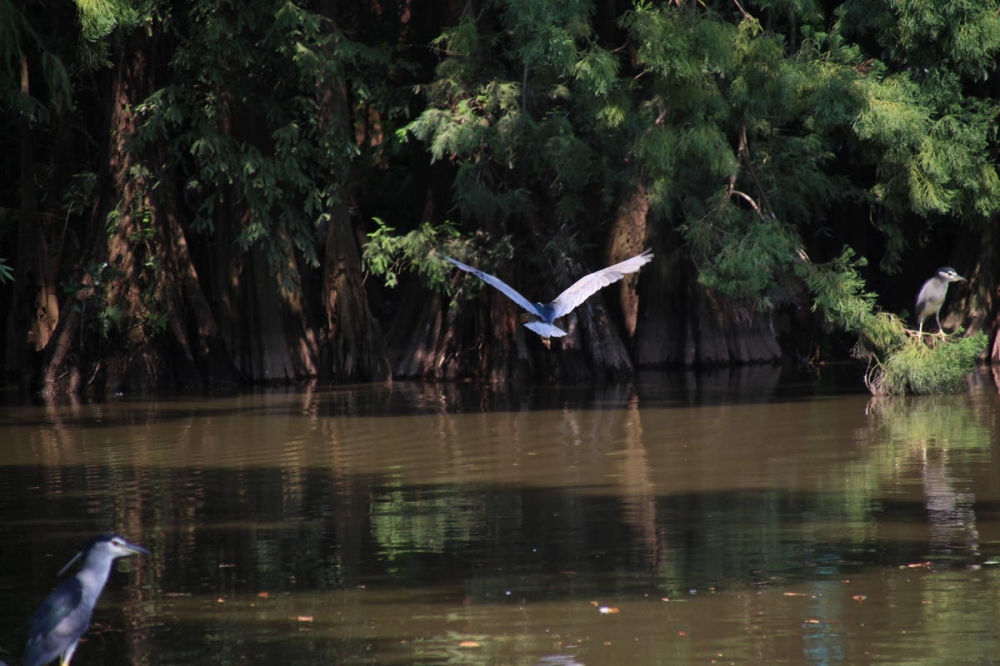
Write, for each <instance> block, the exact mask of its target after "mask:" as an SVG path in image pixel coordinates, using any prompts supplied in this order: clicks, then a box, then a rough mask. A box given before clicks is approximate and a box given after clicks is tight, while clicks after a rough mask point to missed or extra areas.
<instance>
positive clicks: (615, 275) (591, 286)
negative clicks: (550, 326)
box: [552, 250, 653, 319]
mask: <svg viewBox="0 0 1000 666" xmlns="http://www.w3.org/2000/svg"><path fill="white" fill-rule="evenodd" d="M652 260H653V251H652V250H646V251H645V252H643V253H642V254H637V255H635V256H634V257H632V258H631V259H626V260H625V261H622V262H619V263H617V264H615V265H614V266H608V267H607V268H603V269H601V270H599V271H597V272H595V273H591V274H590V275H587V276H584V277H582V278H580V279H579V280H577V281H576V282H575V283H573V286H572V287H570V288H569V289H567V290H566V291H564V292H563V293H561V294H559V297H558V298H556V300H554V301H552V308H553V310H554V312H555V315H554V317H553V319H558V318H559V317H563V316H565V315H567V314H569V313H570V312H572V311H573V310H574V309H575V308H576V306H578V305H580V303H583V302H584V301H585V300H587V299H588V298H590V297H591V296H593V295H594V294H595V293H596V292H598V291H600V290H601V289H603V288H604V287H607V286H608V285H609V284H612V283H614V282H618V280H621V279H622V278H623V277H625V276H626V275H628V274H629V273H635V272H636V271H637V270H639V269H640V268H642V267H643V266H645V265H646V264H648V263H649V262H651V261H652Z"/></svg>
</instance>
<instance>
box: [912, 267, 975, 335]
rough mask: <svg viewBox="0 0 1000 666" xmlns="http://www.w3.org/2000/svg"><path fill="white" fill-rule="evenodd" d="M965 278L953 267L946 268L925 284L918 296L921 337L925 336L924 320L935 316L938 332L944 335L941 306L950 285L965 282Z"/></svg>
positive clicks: (938, 270) (918, 321) (918, 323)
mask: <svg viewBox="0 0 1000 666" xmlns="http://www.w3.org/2000/svg"><path fill="white" fill-rule="evenodd" d="M964 281H965V278H964V277H962V276H961V275H959V274H958V273H957V272H956V271H955V269H954V268H952V267H951V266H944V267H942V268H939V269H937V273H936V274H935V275H934V277H932V278H931V279H929V280H928V281H927V282H924V286H922V287H921V288H920V293H918V294H917V310H916V312H917V327H918V332H919V334H920V335H923V334H924V320H925V319H927V318H928V317H930V316H931V315H934V319H935V321H937V325H938V332H939V333H940V334H941V335H944V329H943V328H941V317H940V316H939V315H940V314H941V306H942V305H944V299H945V297H946V296H947V295H948V285H949V284H950V283H952V282H964Z"/></svg>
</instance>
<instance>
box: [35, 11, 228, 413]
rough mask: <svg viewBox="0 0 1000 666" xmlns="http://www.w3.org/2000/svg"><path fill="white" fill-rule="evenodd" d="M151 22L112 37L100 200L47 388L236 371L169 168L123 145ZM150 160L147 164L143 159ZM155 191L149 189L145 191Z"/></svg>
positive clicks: (122, 384)
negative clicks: (160, 171) (116, 48)
mask: <svg viewBox="0 0 1000 666" xmlns="http://www.w3.org/2000/svg"><path fill="white" fill-rule="evenodd" d="M161 35H162V32H161V31H160V30H157V29H154V30H152V31H150V32H149V33H145V32H143V31H139V32H137V33H136V34H135V35H134V36H133V37H132V38H130V39H129V40H126V42H125V43H124V44H123V45H122V46H121V47H120V49H121V50H120V52H119V57H118V61H117V68H116V71H115V73H114V76H113V78H112V81H111V84H110V94H109V95H108V96H107V98H106V99H108V100H110V108H109V109H108V110H107V115H108V118H109V123H108V124H107V134H106V136H105V142H104V147H103V148H104V154H105V158H104V160H102V162H101V164H103V165H105V169H106V171H105V173H104V175H103V178H102V180H103V181H104V187H103V188H102V189H101V191H100V200H99V203H98V205H96V206H95V208H94V214H93V217H92V218H91V219H89V231H88V234H89V238H88V242H87V243H86V245H85V256H84V257H83V261H82V262H81V265H80V267H78V268H77V273H78V275H79V279H78V283H79V284H80V285H82V286H81V288H80V289H78V290H77V292H76V294H75V295H74V296H73V297H72V300H73V303H72V306H71V307H70V308H68V309H67V310H68V311H69V312H70V315H69V316H65V317H63V318H62V319H60V321H59V326H58V328H57V331H56V335H55V336H54V337H53V338H52V340H51V342H50V344H49V345H48V348H47V350H46V352H47V360H46V365H45V368H44V372H43V377H42V390H43V393H45V394H48V395H53V394H59V393H65V392H75V391H78V390H84V391H88V392H92V393H96V394H103V393H113V392H118V391H125V390H131V391H141V390H149V389H157V388H182V389H194V388H203V387H206V386H210V385H213V386H218V385H232V384H234V383H235V382H237V381H238V379H239V377H238V375H237V373H236V372H235V370H234V369H233V368H232V366H231V364H230V363H229V362H228V355H227V354H226V351H225V345H223V344H222V341H221V339H220V338H219V335H218V327H217V325H216V323H215V320H214V317H213V316H212V313H211V310H210V308H209V306H208V304H207V302H206V300H205V298H204V294H203V293H202V292H201V286H200V284H199V279H198V275H197V272H196V270H195V268H194V266H193V264H192V261H191V256H190V252H189V250H188V245H187V240H186V238H185V235H184V232H183V229H182V228H181V224H180V219H179V215H178V214H177V210H178V208H177V206H176V203H175V201H174V199H173V198H172V197H175V196H177V194H176V188H173V187H171V182H170V179H169V177H168V175H161V177H160V183H159V188H154V187H153V186H152V182H151V180H150V179H149V177H148V176H147V175H145V174H151V173H154V172H155V164H157V163H158V162H156V161H153V160H150V161H146V160H144V159H143V157H142V156H140V155H137V154H134V153H132V152H131V151H130V149H129V147H128V139H129V137H131V135H132V133H133V131H134V129H135V127H136V124H137V123H138V122H139V119H138V117H137V115H136V111H135V109H136V107H137V106H138V104H139V103H140V102H142V101H143V100H144V99H145V98H146V97H147V96H148V95H149V94H150V93H152V92H153V91H154V90H155V79H156V73H157V72H158V71H159V66H161V65H164V64H165V63H163V62H159V61H158V58H157V56H158V55H160V54H161V53H162V51H161V50H160V48H159V47H160V46H161V45H160V43H159V41H160V40H162V39H163V37H162V36H161ZM151 164H152V165H154V166H150V165H151ZM151 192H156V196H155V198H154V197H153V196H151V195H150V193H151Z"/></svg>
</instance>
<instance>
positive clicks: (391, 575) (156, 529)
mask: <svg viewBox="0 0 1000 666" xmlns="http://www.w3.org/2000/svg"><path fill="white" fill-rule="evenodd" d="M998 425H1000V399H998V395H997V389H996V386H994V385H993V383H992V382H990V381H989V380H988V379H987V378H982V377H981V378H979V379H978V380H976V381H974V382H973V385H972V387H971V389H970V391H969V392H968V393H967V394H961V395H954V396H939V397H929V398H909V399H897V400H883V401H873V400H871V399H870V398H869V397H868V396H867V395H866V394H864V393H862V392H860V391H857V390H847V391H843V390H824V389H817V386H816V384H814V383H810V382H798V383H788V382H784V381H783V380H781V379H780V378H779V377H778V376H777V375H776V374H773V373H770V372H769V371H766V370H765V371H759V372H751V373H747V374H744V375H737V374H733V375H730V374H726V375H725V376H723V377H721V378H720V377H719V376H716V377H715V378H714V379H711V378H709V379H706V378H704V377H697V376H693V375H683V376H670V375H649V376H642V377H640V380H639V381H638V382H637V383H636V384H634V385H626V386H603V387H579V386H577V387H546V388H540V387H534V388H524V389H515V388H511V389H507V390H504V391H480V390H478V389H475V388H473V387H468V386H462V385H436V384H429V385H425V384H396V385H394V386H392V387H351V388H341V389H322V390H320V389H315V388H298V389H295V390H280V391H279V390H274V391H266V392H258V393H253V394H247V395H238V396H230V397H214V398H213V397H205V398H168V399H153V400H132V399H122V400H118V401H113V402H108V403H103V404H77V405H49V406H46V405H15V404H13V403H12V402H11V401H7V404H6V406H3V407H0V659H3V660H5V661H8V662H11V663H17V662H18V660H19V659H20V655H21V653H22V650H23V641H24V637H25V622H26V621H27V618H28V616H29V615H30V614H31V612H32V611H33V610H34V608H35V607H37V605H38V604H39V603H40V602H41V601H42V599H44V597H45V595H46V594H47V593H48V592H49V591H50V590H51V589H52V588H53V587H54V586H55V585H56V584H58V578H57V576H56V574H57V572H58V571H59V569H60V568H61V567H62V566H63V564H65V563H66V561H68V560H69V559H70V557H71V556H72V555H73V553H74V552H75V549H76V548H77V547H78V546H80V545H81V544H82V543H83V542H84V541H86V539H87V538H89V537H90V536H92V535H93V534H94V533H97V532H101V531H109V530H111V531H117V532H119V533H121V534H122V535H124V536H126V537H127V538H129V539H131V540H134V541H136V542H137V543H140V544H142V545H144V546H146V547H147V548H149V549H150V551H151V553H152V554H151V555H150V556H149V557H144V558H131V559H129V560H125V561H120V562H118V564H117V566H116V569H115V572H114V573H113V574H112V577H111V579H110V582H109V584H108V587H107V589H106V590H105V593H104V596H103V597H102V598H101V601H100V603H99V605H98V610H97V612H96V613H95V618H94V620H95V626H94V629H93V630H92V631H91V633H90V634H88V637H87V639H86V641H85V642H84V643H83V644H81V647H80V648H79V649H78V651H77V654H76V657H75V658H74V661H73V663H74V664H75V665H76V666H85V665H86V664H150V665H153V664H155V665H180V664H184V665H188V664H267V665H273V664H280V665H283V666H285V665H287V666H292V665H300V664H302V665H305V664H323V665H325V666H329V665H332V664H347V665H354V664H372V665H390V664H470V665H473V664H483V665H508V664H516V665H522V664H524V665H539V664H544V665H548V666H570V665H573V664H585V665H589V666H598V665H612V666H615V665H627V666H636V665H638V664H992V663H997V661H998V660H1000V564H998V562H1000V469H998V466H997V456H998V452H1000V451H998V447H1000V436H998V434H997V433H998Z"/></svg>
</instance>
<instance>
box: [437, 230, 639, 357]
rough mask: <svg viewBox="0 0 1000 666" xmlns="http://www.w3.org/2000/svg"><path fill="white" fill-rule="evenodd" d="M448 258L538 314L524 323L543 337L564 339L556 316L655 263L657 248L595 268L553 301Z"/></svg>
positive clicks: (560, 315) (529, 311)
mask: <svg viewBox="0 0 1000 666" xmlns="http://www.w3.org/2000/svg"><path fill="white" fill-rule="evenodd" d="M445 259H447V260H448V261H450V262H451V263H453V264H455V265H456V266H458V267H459V268H461V269H462V270H463V271H465V272H467V273H472V274H473V275H475V276H476V277H478V278H479V279H480V280H482V281H483V282H485V283H486V284H489V285H492V286H493V287H496V288H497V289H498V290H500V292H501V293H503V295H504V296H506V297H507V298H509V299H510V300H512V301H514V302H515V303H517V304H518V305H520V306H521V307H522V308H524V309H525V310H527V311H528V313H529V314H532V315H535V316H536V317H538V319H537V320H536V321H529V322H525V324H524V325H525V327H527V328H529V329H531V330H532V331H534V332H535V333H537V334H538V335H540V336H542V339H543V340H545V341H546V342H547V341H548V338H561V337H563V336H564V335H566V331H564V330H562V329H561V328H559V327H558V326H556V325H555V324H554V322H555V320H556V319H559V318H560V317H564V316H566V315H568V314H569V313H570V312H572V311H573V310H574V309H576V307H577V306H578V305H580V303H583V302H584V301H585V300H587V299H588V298H590V297H591V296H593V295H594V294H595V293H596V292H598V291H600V290H601V289H603V288H604V287H606V286H608V285H609V284H612V283H614V282H617V281H618V280H621V279H622V278H623V277H625V276H626V275H628V274H629V273H635V272H636V271H638V270H639V269H640V268H642V267H643V266H645V265H646V264H648V263H649V262H651V261H652V260H653V251H652V250H646V251H645V252H643V253H642V254H637V255H636V256H634V257H632V258H630V259H626V260H625V261H622V262H619V263H617V264H615V265H614V266H608V267H607V268H602V269H601V270H599V271H595V272H593V273H591V274H589V275H586V276H584V277H582V278H580V279H579V280H577V281H576V282H574V283H573V285H572V286H571V287H570V288H569V289H567V290H566V291H564V292H563V293H561V294H559V296H557V297H556V300H554V301H552V302H551V303H532V302H531V301H529V300H528V299H527V298H525V297H524V296H522V295H521V294H520V293H519V292H518V291H517V290H516V289H514V288H513V287H511V286H510V285H509V284H507V283H506V282H504V281H503V280H501V279H500V278H498V277H496V276H494V275H490V274H489V273H484V272H483V271H481V270H479V269H478V268H473V267H472V266H469V265H467V264H463V263H462V262H461V261H458V260H457V259H452V258H451V257H445Z"/></svg>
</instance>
